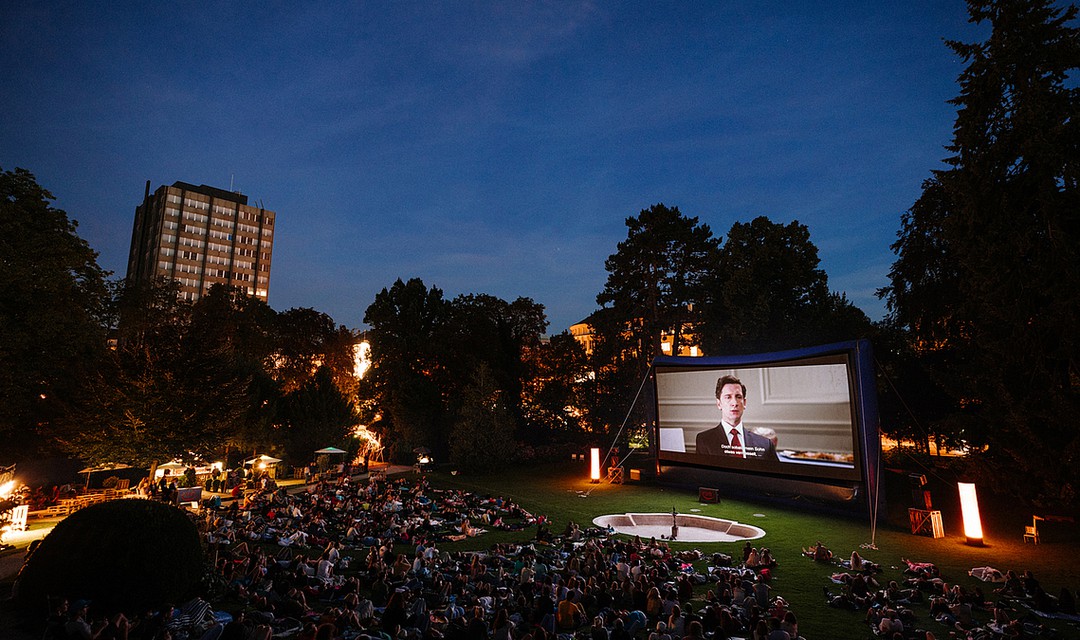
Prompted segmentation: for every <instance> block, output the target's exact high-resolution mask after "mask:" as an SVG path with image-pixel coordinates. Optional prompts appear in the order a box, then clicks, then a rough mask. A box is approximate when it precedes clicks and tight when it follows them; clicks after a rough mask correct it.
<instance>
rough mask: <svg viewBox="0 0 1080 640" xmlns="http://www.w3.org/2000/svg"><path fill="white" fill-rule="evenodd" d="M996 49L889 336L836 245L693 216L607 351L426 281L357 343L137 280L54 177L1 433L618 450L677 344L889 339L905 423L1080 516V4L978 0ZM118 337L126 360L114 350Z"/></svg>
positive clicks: (638, 283) (24, 243)
mask: <svg viewBox="0 0 1080 640" xmlns="http://www.w3.org/2000/svg"><path fill="white" fill-rule="evenodd" d="M969 12H970V15H971V18H972V21H973V22H977V23H986V24H987V25H988V26H989V27H990V31H989V34H990V35H989V36H988V38H987V40H986V41H985V42H981V43H974V44H964V43H957V42H949V43H947V44H948V46H949V47H951V48H952V49H953V50H954V51H955V52H956V53H957V54H958V55H959V56H960V57H961V58H962V59H963V60H964V61H965V62H966V63H967V68H966V69H965V71H964V72H963V73H962V74H961V76H960V78H959V85H960V95H959V96H958V97H957V98H955V99H954V100H953V103H954V104H955V105H956V106H957V119H956V125H955V128H954V136H953V140H952V141H951V143H950V144H949V145H948V146H947V147H946V149H947V151H948V153H949V154H950V155H949V156H948V157H947V158H946V160H945V163H946V166H945V168H944V169H939V170H935V171H932V172H931V177H930V178H928V179H927V180H926V182H925V183H924V185H923V193H922V196H921V197H920V198H919V199H918V200H917V201H916V202H915V203H914V204H913V206H912V207H911V209H910V210H909V211H908V212H907V213H905V214H904V216H903V219H902V221H901V229H900V231H899V233H898V240H897V241H896V243H895V244H894V245H893V249H894V251H895V252H896V254H897V260H896V262H895V264H894V265H893V268H892V270H891V272H890V274H889V278H890V281H889V285H888V286H886V287H884V288H883V289H882V290H881V291H880V292H879V295H881V296H882V297H883V298H884V299H885V300H886V302H887V305H888V309H889V315H888V316H887V317H886V318H885V320H883V321H881V322H879V323H871V322H870V321H869V319H868V318H867V317H866V316H865V314H863V313H862V312H861V311H860V310H859V309H857V308H856V307H854V306H853V305H852V304H851V303H850V301H848V300H847V298H846V297H845V296H844V295H843V294H842V293H839V292H833V291H830V289H829V285H828V279H827V276H826V274H825V272H824V271H823V270H822V269H821V268H820V263H819V259H818V254H817V248H816V247H815V246H814V244H813V242H812V241H811V238H810V231H809V229H808V228H807V227H806V226H805V225H803V224H800V223H799V222H798V221H791V222H787V223H779V222H775V221H772V220H770V219H768V218H766V217H756V218H753V219H751V220H749V221H748V222H737V223H735V224H734V225H733V226H732V227H731V228H730V229H729V230H728V231H727V235H726V237H723V236H717V235H714V233H713V231H712V229H710V227H709V226H708V225H707V224H704V223H702V222H701V221H700V220H699V219H698V218H697V217H693V216H688V215H685V214H683V213H682V212H681V211H680V210H679V209H678V207H670V206H667V205H665V204H662V203H660V204H655V205H653V206H650V207H649V208H647V209H643V210H641V211H640V212H639V213H638V214H637V215H636V216H633V217H629V218H627V219H626V226H627V236H626V239H625V240H623V241H622V242H620V243H619V244H618V245H617V247H616V248H615V250H614V252H613V253H612V254H611V255H610V257H609V258H608V259H607V261H606V262H605V265H604V266H605V269H606V270H607V273H608V278H607V281H606V283H605V285H604V287H603V290H602V291H600V292H599V293H598V295H597V298H596V302H597V308H596V311H595V312H594V313H593V314H591V315H590V316H589V318H588V319H587V321H588V323H589V325H590V326H591V328H592V330H593V334H592V336H591V344H590V347H591V349H590V351H589V352H586V351H585V349H584V348H583V347H582V345H581V344H580V343H579V342H578V341H577V340H575V339H574V337H572V336H570V335H569V334H568V333H560V334H557V335H554V336H551V337H550V338H549V339H543V338H544V334H545V332H546V330H547V319H546V316H545V312H544V308H543V306H542V305H541V304H539V303H537V302H535V301H533V300H530V299H528V298H518V299H516V300H513V301H510V302H508V301H505V300H502V299H499V298H496V297H493V296H489V295H484V294H469V295H461V296H458V297H456V298H453V299H446V298H444V296H443V292H442V291H441V290H440V289H439V288H437V287H436V286H433V285H428V284H425V283H424V282H422V281H420V280H418V279H410V280H407V281H405V280H398V281H396V282H394V283H393V284H392V285H391V286H389V287H387V288H386V289H383V290H382V291H381V292H380V293H379V294H378V295H377V296H376V297H375V300H374V301H373V302H372V303H371V305H370V306H369V307H368V308H367V311H366V313H365V316H364V318H363V321H364V322H365V323H366V324H367V325H369V326H370V327H371V329H370V331H369V332H368V334H367V335H368V337H369V338H370V342H371V348H372V360H373V361H372V368H371V370H370V372H369V373H368V375H366V376H365V377H363V378H362V379H361V378H359V377H357V376H356V375H355V374H354V371H353V364H354V352H353V346H354V345H355V343H356V341H357V339H358V335H357V334H356V332H354V331H351V330H349V329H346V328H345V327H342V326H338V325H336V324H335V322H334V321H333V320H332V319H331V318H329V317H328V316H326V315H325V314H322V313H320V312H318V311H315V310H312V309H291V310H288V311H285V312H281V313H278V312H275V311H273V310H272V309H270V308H268V307H267V306H266V305H265V304H262V303H259V302H257V301H254V300H251V299H249V298H247V297H245V296H242V295H239V294H238V293H237V292H235V291H232V290H229V289H227V288H217V289H214V290H212V291H211V292H210V293H209V294H208V295H206V296H204V297H203V298H202V299H200V300H199V301H198V302H197V303H195V304H193V305H192V304H187V303H184V302H181V301H178V300H177V296H176V295H175V290H174V289H172V288H171V287H170V286H169V285H168V284H167V283H159V284H155V285H154V286H152V287H146V288H131V287H127V286H123V285H122V284H118V283H115V282H110V281H109V279H108V277H107V276H108V274H106V273H104V272H103V271H102V270H101V269H100V268H99V267H98V266H97V264H96V254H95V253H94V252H93V251H92V249H90V247H88V246H87V245H86V243H85V242H83V241H82V240H81V239H79V238H78V235H77V234H76V226H75V223H74V222H73V221H71V220H69V219H68V217H67V215H66V213H64V212H63V211H60V210H58V209H55V208H53V207H52V206H51V204H50V201H51V200H52V197H51V195H50V194H49V193H48V192H47V191H45V190H44V189H43V188H41V187H40V186H39V185H37V183H36V181H35V180H34V178H33V176H32V175H31V174H29V173H28V172H26V171H24V170H21V169H17V170H15V171H13V172H3V173H2V174H0V198H2V199H0V206H2V218H0V252H2V253H0V265H2V270H0V294H2V296H0V322H2V326H0V329H2V330H0V360H2V362H3V365H4V366H3V367H0V402H2V407H3V411H2V412H0V439H2V441H3V447H4V449H3V450H4V451H6V452H21V453H22V454H23V455H31V454H33V453H34V452H36V451H40V450H42V449H49V448H54V449H55V448H57V447H59V448H61V449H63V450H66V451H68V452H69V453H72V454H76V455H78V456H79V457H82V458H84V459H88V460H91V461H98V462H104V461H120V460H122V461H126V462H147V461H150V460H162V459H166V458H172V457H181V458H190V457H192V456H199V455H210V454H211V453H214V452H219V451H220V450H221V449H222V448H224V447H236V448H239V449H242V450H256V449H259V450H267V451H271V452H274V453H281V454H284V455H286V456H290V457H291V458H293V459H296V460H302V459H304V458H305V457H306V456H308V455H310V454H309V452H310V451H312V450H313V449H315V448H318V447H321V446H325V445H329V444H345V443H346V442H347V440H348V434H349V432H350V430H351V429H352V428H353V427H354V426H355V425H356V424H364V425H368V426H370V427H371V428H373V429H374V430H375V431H377V432H378V433H379V434H381V436H382V437H383V440H384V444H386V445H387V446H388V449H387V450H388V452H389V454H388V455H389V456H391V457H394V458H396V459H398V460H410V459H412V456H413V452H414V451H415V450H418V449H419V448H421V447H423V448H427V449H430V450H431V451H433V452H434V455H435V457H436V459H438V460H449V461H451V462H452V463H454V464H455V465H458V466H459V467H460V468H463V469H468V470H474V471H483V470H489V469H497V468H500V467H503V466H506V465H509V464H513V463H514V462H515V461H517V460H519V459H521V458H522V457H527V456H529V455H543V453H542V450H543V448H544V447H547V446H550V445H553V444H558V443H575V442H584V441H586V440H588V441H590V442H593V443H595V442H598V441H603V442H607V441H608V440H607V439H608V438H610V437H612V436H613V435H614V434H615V433H616V432H618V431H620V428H621V427H622V425H623V424H626V425H628V426H629V427H630V428H629V429H627V430H625V431H623V433H624V436H623V437H624V438H625V439H626V440H627V441H632V440H635V441H636V440H639V439H640V438H641V437H642V435H643V426H644V422H645V417H644V413H643V409H644V406H645V403H643V402H638V403H636V404H635V403H632V402H631V401H632V399H633V398H634V397H635V395H636V393H637V390H638V388H639V387H640V385H641V382H642V380H643V376H644V374H645V372H646V371H647V369H648V366H649V363H650V362H651V361H652V359H653V357H655V356H656V355H658V354H660V353H661V345H662V343H663V342H664V340H665V339H666V340H669V341H670V342H671V343H672V351H673V352H679V351H680V348H681V347H682V346H684V345H688V344H693V345H697V346H699V347H700V348H701V350H702V352H703V353H705V354H736V353H751V352H761V351H775V350H781V349H789V348H795V347H799V346H807V345H812V344H823V343H829V342H834V341H838V340H850V339H855V338H864V337H867V338H870V339H871V340H872V341H873V342H874V344H875V347H876V354H877V357H878V360H879V379H880V385H879V387H880V395H881V409H882V424H881V428H882V430H883V432H884V433H886V434H889V435H893V436H896V437H898V438H905V439H910V440H915V441H917V442H918V443H921V444H920V446H921V447H922V448H923V450H924V451H927V450H929V446H928V444H929V442H930V441H931V440H936V441H937V442H938V443H939V444H943V445H954V446H961V447H967V448H969V449H970V450H971V451H972V455H971V456H970V457H969V461H970V462H972V463H973V464H972V469H973V470H979V469H982V470H983V473H982V477H983V479H984V481H990V482H995V483H996V484H998V485H999V486H1000V487H1002V488H1004V489H1007V490H1010V491H1013V492H1015V493H1017V494H1020V495H1022V496H1024V497H1025V498H1028V499H1031V500H1033V501H1037V502H1043V503H1050V502H1053V503H1055V504H1058V505H1062V504H1073V503H1075V500H1076V496H1075V487H1076V483H1077V474H1078V473H1080V471H1078V470H1080V464H1077V460H1076V458H1077V452H1078V449H1080V437H1078V430H1077V429H1076V427H1075V424H1074V422H1073V418H1072V417H1073V416H1075V415H1076V414H1077V409H1078V408H1080V395H1078V391H1077V390H1078V385H1080V370H1078V358H1077V355H1078V346H1077V345H1078V342H1077V336H1078V335H1080V331H1078V327H1077V326H1076V325H1077V322H1078V318H1080V282H1078V279H1080V271H1078V267H1077V266H1078V265H1080V255H1077V254H1078V253H1080V237H1078V235H1080V207H1078V206H1077V204H1078V202H1077V201H1078V191H1077V187H1078V184H1077V166H1078V163H1077V158H1078V153H1077V151H1078V145H1080V135H1078V132H1077V126H1078V124H1077V122H1078V120H1077V118H1076V115H1077V114H1076V109H1077V104H1078V96H1080V94H1078V90H1077V89H1076V88H1074V85H1075V82H1070V81H1069V78H1070V75H1071V74H1073V73H1075V70H1076V69H1077V67H1078V66H1080V35H1078V32H1077V30H1076V28H1075V27H1074V26H1073V24H1074V22H1075V19H1076V14H1077V11H1076V9H1075V8H1074V7H1067V8H1058V7H1055V6H1054V5H1053V3H1051V2H1047V1H1045V0H999V1H988V0H987V1H976V0H971V1H970V2H969ZM108 337H111V338H113V340H114V344H115V348H108V346H107V344H108V341H107V338H108Z"/></svg>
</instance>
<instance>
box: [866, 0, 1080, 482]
mask: <svg viewBox="0 0 1080 640" xmlns="http://www.w3.org/2000/svg"><path fill="white" fill-rule="evenodd" d="M968 10H969V13H970V15H971V20H972V21H973V22H976V23H988V24H989V26H990V35H989V37H988V38H987V39H986V40H985V41H983V42H975V43H962V42H948V43H947V44H948V46H949V47H950V48H951V49H952V50H953V51H954V52H955V53H956V54H957V55H958V56H960V58H961V59H963V60H964V62H965V63H966V64H967V66H966V68H965V69H964V71H963V72H962V73H961V75H960V77H959V79H958V82H959V86H960V93H959V95H958V96H957V97H956V98H955V99H953V101H952V103H953V104H955V105H956V106H957V117H956V122H955V125H954V127H953V138H952V142H951V143H950V144H949V145H948V147H947V149H948V151H949V152H950V154H951V155H950V156H949V157H948V158H947V159H946V164H947V167H946V168H944V169H941V170H937V171H934V172H933V173H932V175H931V176H930V177H929V178H928V179H927V180H926V181H925V183H924V184H923V193H922V195H921V197H920V198H919V199H918V200H917V201H916V202H915V204H914V205H913V206H912V207H911V209H910V210H909V211H908V212H907V213H906V214H905V215H904V217H903V219H902V223H901V229H900V232H899V234H898V239H897V241H896V243H895V244H894V245H893V250H894V251H895V252H896V254H897V260H896V262H895V263H894V264H893V267H892V270H891V271H890V284H889V286H887V287H885V288H884V289H882V291H881V292H880V294H881V295H882V296H884V297H885V299H886V301H887V303H888V308H889V310H890V313H891V314H892V317H893V319H894V321H895V322H896V323H898V324H899V325H901V326H904V327H906V328H907V329H908V330H910V331H911V335H912V336H913V339H914V341H915V343H916V346H917V348H918V349H920V350H921V351H922V352H923V353H925V354H928V357H930V358H932V363H933V367H932V369H931V371H932V375H934V376H935V377H936V379H937V381H938V382H939V383H940V384H941V385H942V386H943V388H945V389H947V390H948V391H949V393H950V394H951V396H952V401H953V406H954V410H953V411H952V412H951V419H952V422H953V423H954V425H956V426H957V428H958V429H959V434H960V435H961V437H963V438H964V439H965V440H967V441H969V442H973V443H975V444H982V443H985V444H986V445H988V448H987V449H986V451H985V453H984V454H983V455H981V456H979V458H978V460H979V462H980V463H981V464H980V467H979V468H981V469H984V470H986V473H985V474H984V475H983V478H984V480H985V481H987V482H993V483H994V484H997V485H998V486H1009V487H1011V488H1013V489H1014V490H1019V491H1021V492H1022V493H1025V494H1027V495H1029V496H1034V497H1035V498H1036V499H1038V500H1041V501H1044V502H1051V501H1052V502H1054V503H1056V504H1061V503H1062V502H1063V501H1064V502H1067V503H1071V502H1074V501H1075V499H1076V495H1075V494H1076V483H1077V480H1078V473H1080V471H1078V470H1080V464H1078V462H1080V461H1078V459H1077V454H1078V453H1080V435H1078V433H1077V431H1076V429H1075V426H1074V425H1073V423H1072V418H1073V416H1075V415H1076V412H1077V409H1080V385H1078V384H1077V380H1078V379H1080V367H1078V356H1080V349H1078V337H1077V336H1078V335H1080V331H1078V330H1080V327H1078V323H1080V270H1078V269H1077V265H1080V215H1078V213H1077V212H1078V211H1080V208H1078V204H1080V203H1078V198H1080V191H1078V183H1077V170H1078V162H1077V160H1078V158H1080V154H1078V151H1080V129H1078V127H1080V120H1078V118H1077V116H1078V115H1080V114H1078V112H1077V107H1078V105H1080V103H1078V97H1080V93H1078V90H1077V89H1076V88H1075V82H1074V81H1072V80H1071V78H1074V77H1075V76H1074V74H1075V72H1076V70H1077V68H1078V67H1080V31H1078V30H1077V28H1076V27H1075V21H1076V16H1077V9H1076V7H1073V6H1069V7H1065V8H1061V7H1058V6H1055V4H1054V3H1052V2H1049V1H1046V0H999V1H989V0H981V1H976V0H970V1H969V2H968Z"/></svg>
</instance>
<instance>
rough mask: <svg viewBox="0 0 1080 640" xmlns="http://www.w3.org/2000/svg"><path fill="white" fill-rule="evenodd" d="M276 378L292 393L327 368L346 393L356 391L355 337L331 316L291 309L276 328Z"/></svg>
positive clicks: (277, 321) (301, 309) (278, 318)
mask: <svg viewBox="0 0 1080 640" xmlns="http://www.w3.org/2000/svg"><path fill="white" fill-rule="evenodd" d="M274 334H275V335H274V338H275V339H274V342H275V346H276V350H275V352H274V366H273V369H274V377H275V378H277V379H278V380H280V381H281V384H282V390H283V391H284V392H285V393H289V392H291V391H293V390H295V389H297V388H298V387H300V385H301V384H303V383H304V382H306V381H307V380H308V379H310V378H311V376H312V375H313V374H314V373H315V371H316V370H317V369H318V368H319V367H320V366H327V367H329V369H330V372H331V373H332V375H333V378H334V383H335V384H337V385H338V387H339V388H340V389H341V390H342V392H343V393H345V394H347V395H351V394H352V393H354V392H355V381H354V380H353V379H352V378H353V369H354V363H353V346H354V345H355V344H356V341H357V340H356V335H355V334H354V333H353V332H352V331H350V330H349V329H347V328H345V327H343V326H339V325H337V324H336V323H335V322H334V319H333V318H331V317H330V316H328V315H326V314H325V313H322V312H321V311H316V310H315V309H310V308H296V309H288V310H286V311H283V312H281V313H279V314H278V315H277V319H276V322H275V325H274Z"/></svg>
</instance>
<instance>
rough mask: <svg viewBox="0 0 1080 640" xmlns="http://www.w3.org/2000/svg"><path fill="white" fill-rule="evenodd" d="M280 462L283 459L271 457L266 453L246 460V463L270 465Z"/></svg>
mask: <svg viewBox="0 0 1080 640" xmlns="http://www.w3.org/2000/svg"><path fill="white" fill-rule="evenodd" d="M279 462H281V460H280V459H279V458H271V457H270V456H268V455H266V454H265V453H264V454H262V455H261V456H259V457H258V458H252V459H251V460H247V461H246V462H244V464H266V465H270V464H277V463H279Z"/></svg>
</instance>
